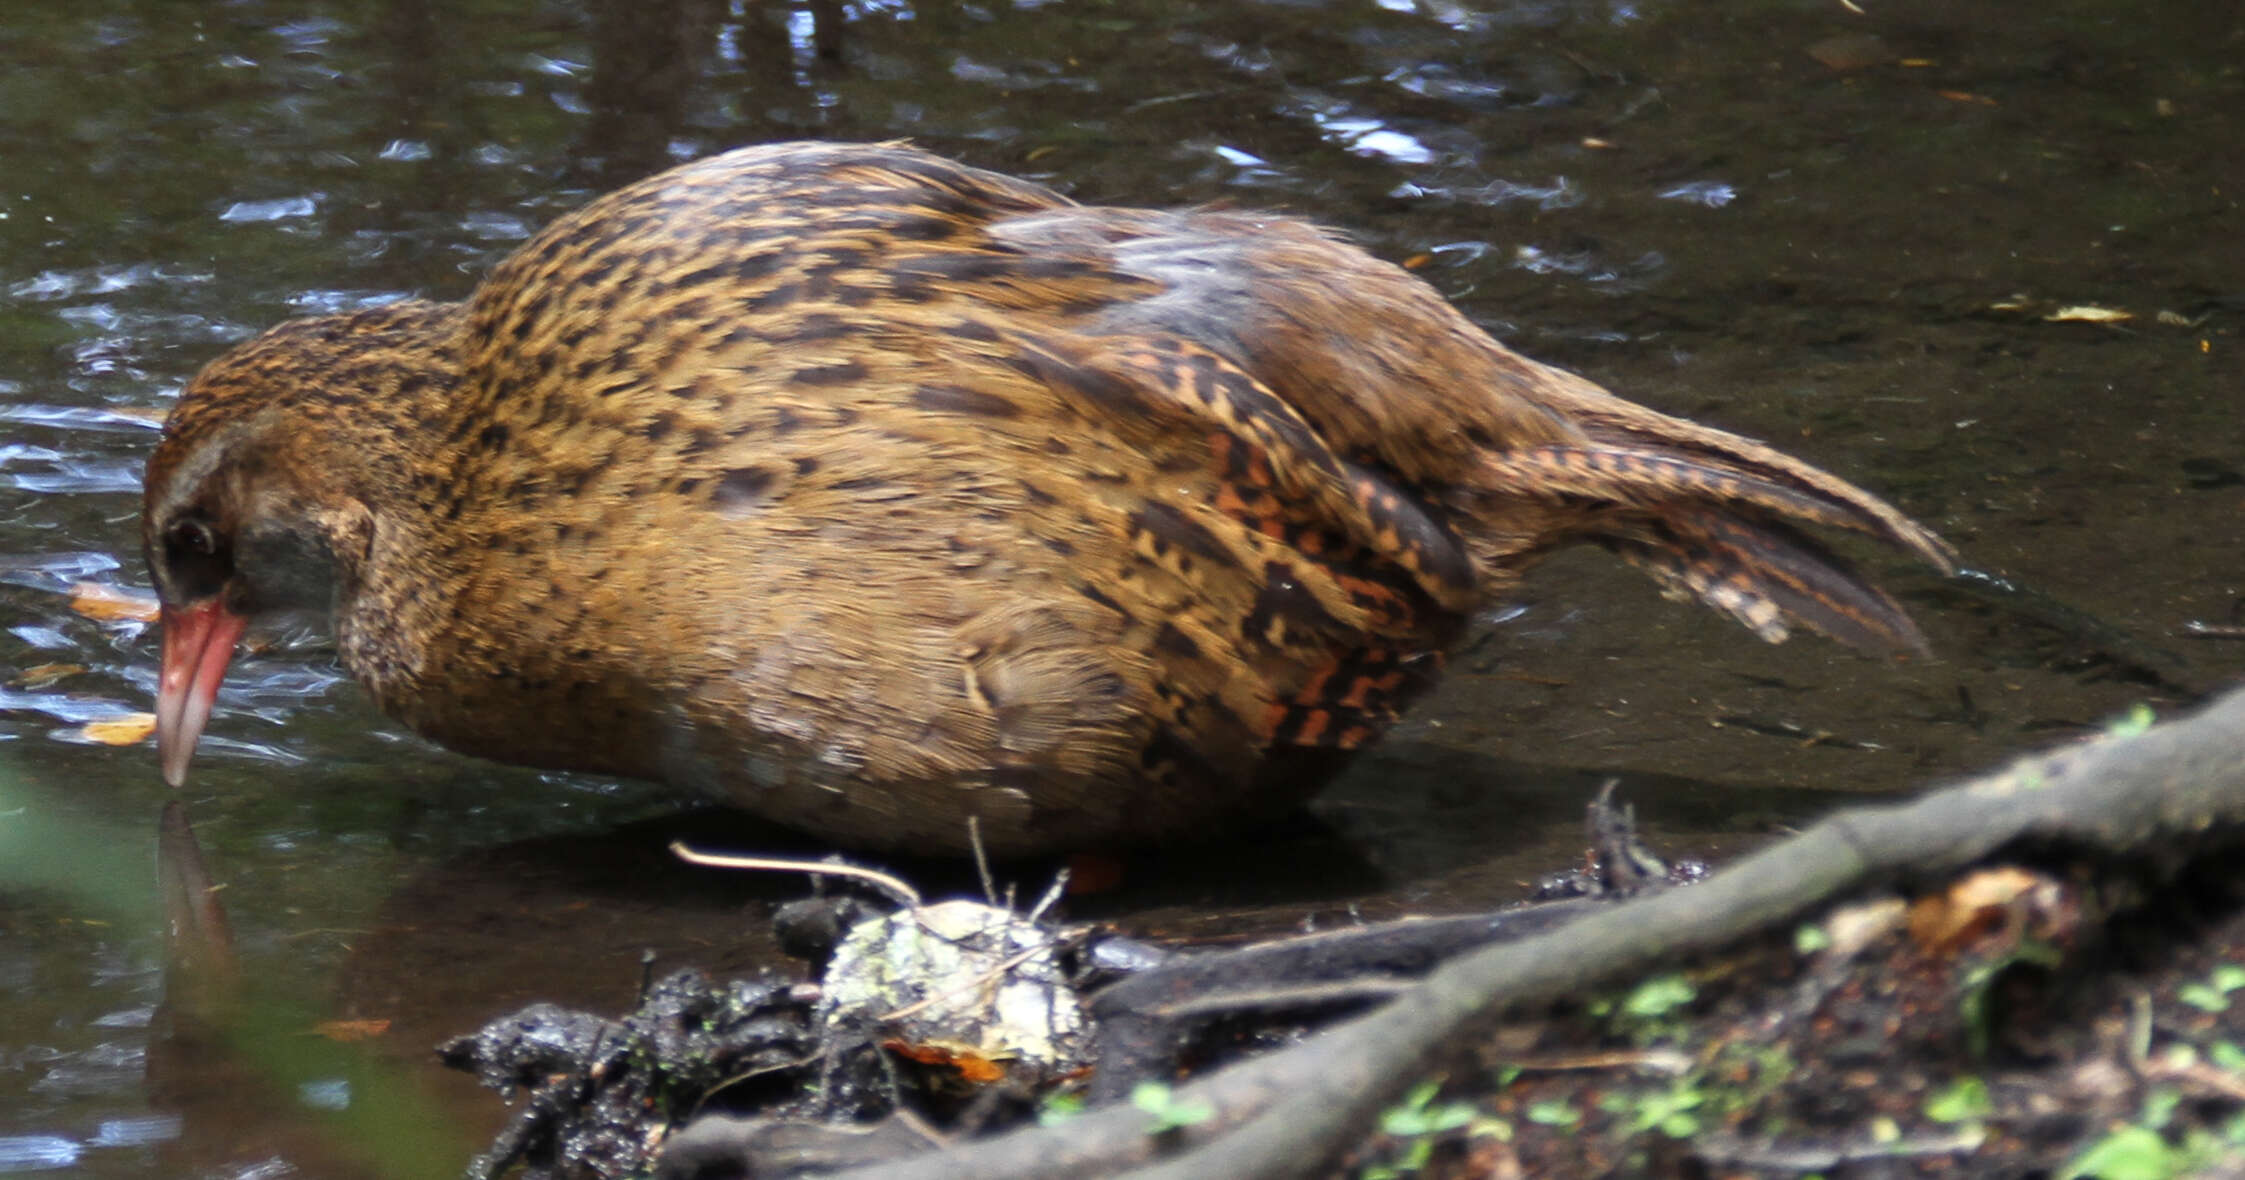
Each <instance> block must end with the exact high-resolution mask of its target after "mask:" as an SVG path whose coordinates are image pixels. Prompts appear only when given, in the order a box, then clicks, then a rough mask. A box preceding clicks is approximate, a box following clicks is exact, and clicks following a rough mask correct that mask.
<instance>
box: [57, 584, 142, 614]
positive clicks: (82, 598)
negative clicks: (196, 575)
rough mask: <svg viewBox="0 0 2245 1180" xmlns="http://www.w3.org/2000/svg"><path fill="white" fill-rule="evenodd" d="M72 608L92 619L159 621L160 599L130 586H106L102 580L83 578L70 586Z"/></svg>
mask: <svg viewBox="0 0 2245 1180" xmlns="http://www.w3.org/2000/svg"><path fill="white" fill-rule="evenodd" d="M70 609H72V610H74V611H77V612H78V613H79V614H82V615H84V616H86V617H87V618H89V619H99V620H101V621H102V622H105V623H109V622H116V621H118V620H120V619H129V620H131V621H133V622H135V623H153V622H155V621H156V614H157V609H158V608H157V604H156V600H155V599H153V598H150V597H148V596H147V595H144V594H135V593H133V592H132V591H130V590H120V589H118V588H117V587H115V586H104V585H102V584H101V583H99V582H79V583H78V584H76V585H74V586H72V587H71V588H70Z"/></svg>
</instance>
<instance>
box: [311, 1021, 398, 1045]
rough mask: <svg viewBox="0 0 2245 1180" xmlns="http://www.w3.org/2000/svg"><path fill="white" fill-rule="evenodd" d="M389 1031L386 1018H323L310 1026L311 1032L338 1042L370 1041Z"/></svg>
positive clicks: (346, 1043)
mask: <svg viewBox="0 0 2245 1180" xmlns="http://www.w3.org/2000/svg"><path fill="white" fill-rule="evenodd" d="M388 1031H390V1022H389V1021H387V1020H323V1021H321V1022H320V1023H318V1024H315V1025H313V1026H312V1032H313V1033H314V1034H316V1035H318V1036H323V1037H326V1038H327V1039H328V1040H331V1041H335V1042H337V1043H338V1044H344V1045H348V1044H351V1043H353V1042H356V1041H371V1040H373V1039H374V1038H376V1037H378V1036H381V1035H382V1034H383V1033H386V1032H388Z"/></svg>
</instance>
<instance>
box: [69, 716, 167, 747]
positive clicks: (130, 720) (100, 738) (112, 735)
mask: <svg viewBox="0 0 2245 1180" xmlns="http://www.w3.org/2000/svg"><path fill="white" fill-rule="evenodd" d="M78 732H79V734H80V735H82V736H83V737H85V739H86V740H87V741H91V742H100V743H101V744H102V745H105V746H132V745H138V744H140V743H141V742H144V741H147V740H148V735H149V734H152V733H154V732H156V715H155V714H154V713H126V714H124V715H123V716H121V717H104V718H102V719H101V720H99V721H88V722H86V723H85V724H84V725H82V726H79V727H78Z"/></svg>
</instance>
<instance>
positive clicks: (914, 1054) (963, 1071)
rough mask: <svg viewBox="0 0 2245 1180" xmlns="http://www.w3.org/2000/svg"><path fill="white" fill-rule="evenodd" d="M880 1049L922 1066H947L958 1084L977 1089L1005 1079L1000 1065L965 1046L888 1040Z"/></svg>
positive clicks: (893, 1038)
mask: <svg viewBox="0 0 2245 1180" xmlns="http://www.w3.org/2000/svg"><path fill="white" fill-rule="evenodd" d="M881 1047H882V1048H884V1049H887V1050H888V1051H889V1052H891V1053H894V1054H896V1055H897V1056H899V1057H908V1058H910V1059H912V1060H914V1061H917V1062H919V1063H920V1064H922V1065H947V1066H950V1067H951V1068H952V1069H955V1070H958V1071H959V1077H960V1078H961V1079H962V1080H965V1081H969V1082H973V1083H975V1084H977V1085H988V1084H990V1083H992V1082H996V1081H1002V1080H1004V1078H1005V1076H1006V1067H1005V1065H1004V1063H1002V1062H998V1061H994V1060H992V1059H990V1058H989V1057H985V1056H983V1054H982V1051H981V1050H979V1049H975V1048H972V1047H970V1046H967V1045H960V1044H947V1043H945V1042H942V1041H920V1042H912V1041H906V1040H902V1039H899V1038H895V1037H891V1038H890V1039H888V1040H885V1041H883V1042H881Z"/></svg>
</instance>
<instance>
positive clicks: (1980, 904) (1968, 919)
mask: <svg viewBox="0 0 2245 1180" xmlns="http://www.w3.org/2000/svg"><path fill="white" fill-rule="evenodd" d="M2046 884H2048V879H2047V878H2045V877H2042V876H2040V875H2038V874H2035V873H2030V872H2028V871H2027V870H2025V869H2019V868H2008V867H2007V868H1997V869H1986V870H1983V871H1981V872H1977V873H1974V874H1972V875H1971V876H1969V877H1966V878H1964V879H1963V880H1961V881H1958V882H1956V883H1955V884H1953V885H1951V886H1949V888H1948V889H1947V890H1946V891H1944V892H1941V893H1934V894H1928V895H1926V896H1924V897H1921V898H1919V899H1917V901H1915V902H1913V903H1911V905H1910V937H1911V938H1912V939H1914V940H1915V941H1916V942H1917V944H1918V946H1919V948H1920V949H1922V950H1924V951H1925V952H1926V953H1928V954H1941V953H1946V952H1949V951H1953V950H1955V949H1956V948H1957V947H1958V946H1960V945H1962V944H1963V943H1964V942H1965V941H1967V940H1969V939H1970V938H1972V937H1973V936H1975V935H1977V934H1979V933H1981V932H1982V931H1984V930H1986V929H1988V928H1989V927H1991V926H1994V925H1995V924H1997V923H1998V922H2000V921H2001V920H2002V918H2003V914H2004V911H2005V910H2007V909H2008V908H2010V906H2011V905H2012V903H2014V902H2016V901H2018V900H2019V899H2020V898H2022V897H2025V896H2028V895H2029V894H2031V893H2033V892H2034V891H2035V890H2036V889H2038V888H2040V887H2042V886H2044V885H2046Z"/></svg>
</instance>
